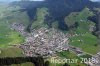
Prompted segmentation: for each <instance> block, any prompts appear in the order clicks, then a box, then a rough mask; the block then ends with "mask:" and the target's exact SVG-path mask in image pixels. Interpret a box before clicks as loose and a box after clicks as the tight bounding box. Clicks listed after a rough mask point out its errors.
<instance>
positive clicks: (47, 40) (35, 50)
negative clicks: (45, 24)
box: [12, 23, 69, 56]
mask: <svg viewBox="0 0 100 66" xmlns="http://www.w3.org/2000/svg"><path fill="white" fill-rule="evenodd" d="M12 29H14V30H16V31H18V32H20V33H21V34H22V35H23V36H24V37H25V38H26V39H25V42H24V43H23V44H21V45H20V46H19V47H20V48H21V49H23V53H24V55H26V56H38V55H39V56H52V55H53V54H55V53H56V52H61V51H62V50H68V49H69V47H68V42H69V40H68V34H64V33H63V32H61V31H59V30H57V29H54V28H51V29H47V28H39V29H36V30H35V29H34V30H32V32H31V33H28V32H25V31H24V29H25V27H24V26H23V25H21V24H17V23H16V24H13V25H12Z"/></svg>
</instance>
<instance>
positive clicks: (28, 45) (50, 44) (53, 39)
mask: <svg viewBox="0 0 100 66" xmlns="http://www.w3.org/2000/svg"><path fill="white" fill-rule="evenodd" d="M11 29H12V30H16V31H18V32H19V33H20V34H21V35H22V36H24V37H25V42H24V43H23V44H20V45H18V47H19V48H21V49H23V54H24V55H25V56H31V57H37V56H43V57H50V56H55V55H56V52H61V51H69V50H70V51H72V52H74V53H76V54H77V56H81V55H84V54H89V53H86V52H84V51H82V50H81V49H80V48H77V47H74V46H71V45H69V44H68V43H69V37H70V35H69V34H64V33H63V32H61V31H59V30H56V29H54V28H51V29H47V28H40V29H33V30H32V32H31V33H28V32H26V31H25V27H24V26H23V24H17V23H14V24H13V25H12V26H11ZM89 55H91V56H93V58H95V59H97V61H98V62H100V58H98V57H100V53H97V54H96V55H92V54H89ZM86 64H90V65H91V66H92V65H93V64H97V66H98V64H99V63H86Z"/></svg>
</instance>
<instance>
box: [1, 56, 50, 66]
mask: <svg viewBox="0 0 100 66" xmlns="http://www.w3.org/2000/svg"><path fill="white" fill-rule="evenodd" d="M25 62H31V63H33V64H34V65H35V66H48V64H49V63H48V62H47V61H46V62H44V59H43V58H42V57H15V58H0V66H4V65H7V66H10V65H12V64H22V63H25Z"/></svg>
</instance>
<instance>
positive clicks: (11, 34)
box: [0, 5, 25, 47]
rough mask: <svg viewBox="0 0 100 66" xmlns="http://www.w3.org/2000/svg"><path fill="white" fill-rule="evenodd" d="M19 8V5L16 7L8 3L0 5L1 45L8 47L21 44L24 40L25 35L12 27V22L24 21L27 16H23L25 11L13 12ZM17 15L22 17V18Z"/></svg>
mask: <svg viewBox="0 0 100 66" xmlns="http://www.w3.org/2000/svg"><path fill="white" fill-rule="evenodd" d="M18 9H19V8H18V7H16V8H14V7H9V6H8V5H1V6H0V47H7V46H9V45H12V44H20V43H22V42H24V37H23V36H21V35H20V34H19V33H18V32H16V31H13V30H11V29H10V26H11V24H12V23H14V22H24V19H25V18H23V16H25V15H24V14H23V13H22V14H20V15H19V13H16V14H15V13H13V12H12V11H14V10H18ZM22 15H23V16H22ZM15 16H16V17H15ZM19 16H20V17H19ZM17 17H19V18H21V20H20V19H19V18H17ZM14 18H16V19H14ZM22 20H23V21H22Z"/></svg>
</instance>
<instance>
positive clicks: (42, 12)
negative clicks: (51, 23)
mask: <svg viewBox="0 0 100 66" xmlns="http://www.w3.org/2000/svg"><path fill="white" fill-rule="evenodd" d="M46 15H49V13H48V9H47V8H45V7H42V8H37V12H36V17H35V18H36V20H35V21H34V22H33V24H32V28H40V27H48V26H47V24H45V18H46Z"/></svg>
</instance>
